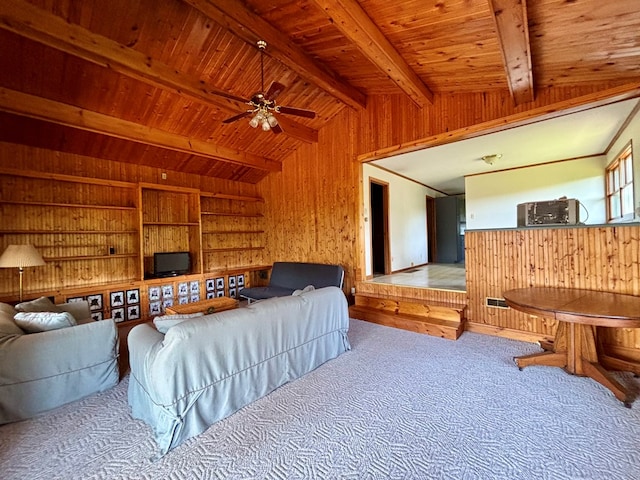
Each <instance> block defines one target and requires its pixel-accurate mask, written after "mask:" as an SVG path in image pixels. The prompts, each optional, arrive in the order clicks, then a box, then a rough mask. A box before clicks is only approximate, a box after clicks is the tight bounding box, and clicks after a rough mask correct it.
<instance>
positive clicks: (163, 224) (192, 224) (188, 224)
mask: <svg viewBox="0 0 640 480" xmlns="http://www.w3.org/2000/svg"><path fill="white" fill-rule="evenodd" d="M142 225H147V226H156V227H197V226H199V225H200V224H199V223H198V222H142Z"/></svg>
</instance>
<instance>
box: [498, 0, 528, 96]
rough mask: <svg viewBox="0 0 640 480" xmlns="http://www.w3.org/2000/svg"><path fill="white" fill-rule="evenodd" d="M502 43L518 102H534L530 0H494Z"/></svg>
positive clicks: (511, 88)
mask: <svg viewBox="0 0 640 480" xmlns="http://www.w3.org/2000/svg"><path fill="white" fill-rule="evenodd" d="M489 6H490V7H491V13H492V14H493V19H494V20H495V25H496V31H497V34H498V43H499V44H500V51H501V52H502V59H503V62H504V69H505V71H506V73H507V83H508V84H509V91H511V96H512V97H513V101H514V102H515V104H516V106H517V105H520V104H522V103H527V102H533V100H534V91H533V70H532V68H531V46H530V45H529V27H528V25H527V2H526V0H490V1H489Z"/></svg>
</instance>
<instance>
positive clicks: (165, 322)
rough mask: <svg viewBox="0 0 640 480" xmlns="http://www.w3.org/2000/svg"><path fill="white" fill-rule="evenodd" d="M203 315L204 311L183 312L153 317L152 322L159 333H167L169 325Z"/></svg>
mask: <svg viewBox="0 0 640 480" xmlns="http://www.w3.org/2000/svg"><path fill="white" fill-rule="evenodd" d="M202 316H204V313H202V312H198V313H185V314H182V315H164V316H162V317H156V318H154V319H153V324H154V325H155V326H156V329H157V330H158V331H159V332H160V333H167V330H169V329H170V328H171V327H173V326H175V325H178V324H179V323H182V322H184V321H185V320H189V319H190V318H197V317H202Z"/></svg>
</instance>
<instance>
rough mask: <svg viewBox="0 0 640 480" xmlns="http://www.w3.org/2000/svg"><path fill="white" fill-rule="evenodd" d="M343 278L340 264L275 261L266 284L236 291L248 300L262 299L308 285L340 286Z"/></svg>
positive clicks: (317, 286)
mask: <svg viewBox="0 0 640 480" xmlns="http://www.w3.org/2000/svg"><path fill="white" fill-rule="evenodd" d="M343 280H344V269H343V268H342V267H341V266H340V265H326V264H323V263H303V262H275V263H274V264H273V267H272V269H271V278H270V279H269V285H268V286H266V287H252V288H243V289H242V290H240V291H239V292H238V293H239V295H240V296H241V297H243V298H246V299H248V300H249V301H253V300H264V299H266V298H272V297H286V296H288V295H291V294H292V293H293V292H295V291H296V290H302V289H304V288H305V287H307V286H309V285H313V287H314V288H323V287H338V288H342V282H343Z"/></svg>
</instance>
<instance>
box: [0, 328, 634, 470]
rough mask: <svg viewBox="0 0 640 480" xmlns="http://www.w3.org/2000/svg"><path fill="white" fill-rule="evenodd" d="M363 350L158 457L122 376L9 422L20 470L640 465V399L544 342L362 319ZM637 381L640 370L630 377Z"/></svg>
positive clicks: (1, 445)
mask: <svg viewBox="0 0 640 480" xmlns="http://www.w3.org/2000/svg"><path fill="white" fill-rule="evenodd" d="M349 338H350V340H351V344H352V347H353V350H352V351H350V352H347V353H346V354H344V355H341V356H340V357H339V358H337V359H335V360H331V361H330V362H328V363H326V364H324V365H323V366H321V367H320V368H318V369H317V370H315V371H313V372H311V373H310V374H308V375H306V376H305V377H303V378H301V379H299V380H296V381H294V382H291V383H289V384H287V385H285V386H284V387H281V388H279V389H278V390H276V391H275V392H273V393H271V394H270V395H268V396H267V397H265V398H263V399H261V400H259V401H257V402H255V403H253V404H251V405H249V406H248V407H246V408H244V409H242V410H241V411H239V412H237V413H236V414H234V415H232V416H230V417H229V418H227V419H225V420H223V421H221V422H219V423H217V424H215V425H213V426H212V427H211V428H209V429H208V430H207V431H206V432H205V433H203V434H202V435H200V436H198V437H196V438H193V439H190V440H188V441H187V442H186V443H184V444H183V445H181V446H179V447H178V448H176V449H174V450H172V451H171V452H169V453H168V454H167V455H166V456H164V457H162V458H160V459H159V460H152V458H153V457H154V456H155V454H156V448H155V444H154V441H153V437H152V434H151V429H150V427H148V426H147V425H146V424H144V423H142V422H140V421H137V420H133V419H132V418H131V416H130V414H129V408H128V405H127V385H128V378H125V379H124V380H123V381H122V382H121V383H120V384H119V385H118V386H116V387H115V388H113V389H112V390H110V391H108V392H105V393H102V394H99V395H94V396H92V397H90V398H87V399H84V400H82V401H79V402H76V403H74V404H71V405H67V406H64V407H62V408H59V409H57V410H55V411H52V412H49V413H47V414H44V415H41V416H40V417H38V418H35V419H32V420H28V421H25V422H20V423H15V424H10V425H5V426H2V427H0V478H2V479H4V480H8V479H20V480H23V479H47V480H50V479H226V478H230V479H315V478H318V479H455V480H460V479H505V480H517V479H536V480H537V479H553V480H558V479H590V480H596V479H606V480H625V479H640V400H638V401H637V402H636V403H635V404H634V405H633V408H632V409H628V408H625V407H624V405H623V404H622V403H621V402H619V401H618V400H616V399H615V398H614V397H613V395H612V394H611V393H610V392H609V391H608V390H607V389H605V388H604V387H602V386H601V385H599V384H597V383H596V382H594V381H592V380H590V379H587V378H581V377H575V376H571V375H568V374H567V373H565V372H564V371H563V370H561V369H559V368H553V367H528V368H525V369H524V370H523V371H519V370H518V368H517V367H516V366H515V365H514V363H513V360H512V359H513V357H514V356H517V355H523V354H527V353H532V352H536V351H539V348H538V347H537V346H536V345H534V344H528V343H522V342H517V341H512V340H505V339H501V338H496V337H490V336H484V335H479V334H473V333H464V334H463V335H462V336H461V337H460V339H459V340H457V341H450V340H443V339H440V338H434V337H429V336H427V335H420V334H416V333H411V332H406V331H402V330H397V329H393V328H388V327H382V326H378V325H373V324H370V323H366V322H362V321H358V320H352V321H351V329H350V331H349ZM618 378H619V379H620V380H621V381H622V382H623V383H624V384H625V385H628V386H631V388H632V389H633V391H634V392H635V393H636V394H637V393H638V391H639V390H640V379H637V378H634V377H633V376H632V375H631V374H622V375H619V377H618Z"/></svg>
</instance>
